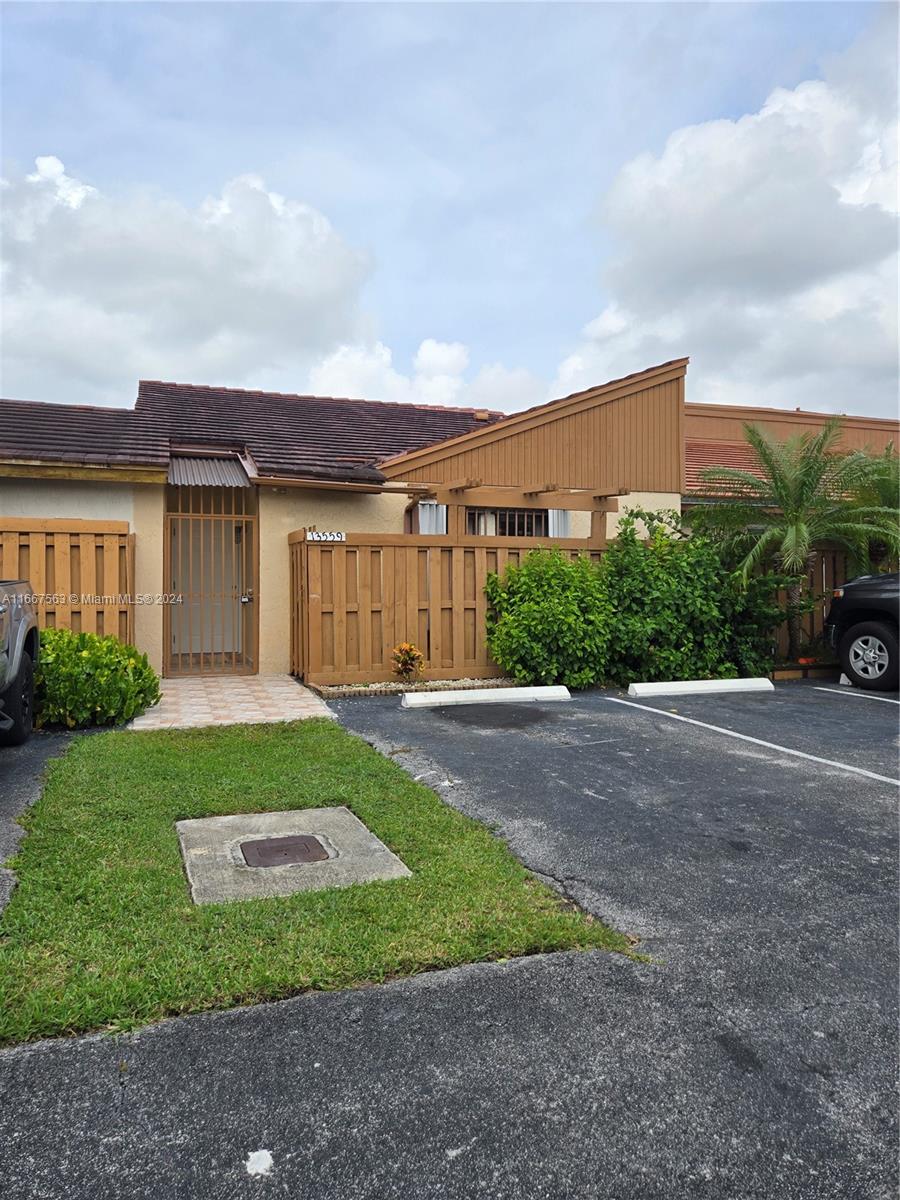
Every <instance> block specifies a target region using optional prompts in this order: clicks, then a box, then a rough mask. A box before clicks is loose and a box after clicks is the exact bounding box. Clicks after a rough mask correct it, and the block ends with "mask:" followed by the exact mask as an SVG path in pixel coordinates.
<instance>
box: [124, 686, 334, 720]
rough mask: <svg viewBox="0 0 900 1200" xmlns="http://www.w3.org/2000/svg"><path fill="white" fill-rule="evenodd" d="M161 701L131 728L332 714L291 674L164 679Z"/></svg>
mask: <svg viewBox="0 0 900 1200" xmlns="http://www.w3.org/2000/svg"><path fill="white" fill-rule="evenodd" d="M160 686H161V690H162V700H160V702H159V704H157V705H156V706H155V707H154V708H148V709H147V711H146V712H145V713H144V714H143V716H140V717H135V719H134V720H133V721H132V722H131V724H130V725H129V726H128V728H129V729H195V728H199V727H200V726H203V725H260V724H264V723H268V722H271V721H300V720H302V719H303V718H304V717H333V716H334V714H333V713H332V712H331V710H330V709H329V708H328V707H327V705H326V704H325V703H324V702H323V701H322V700H320V699H319V697H318V696H315V695H313V693H312V692H311V691H309V689H308V688H305V687H303V685H302V684H299V683H297V681H296V680H295V679H293V678H292V677H291V676H290V675H220V676H214V675H206V676H198V677H196V678H185V679H163V680H162V683H161V685H160Z"/></svg>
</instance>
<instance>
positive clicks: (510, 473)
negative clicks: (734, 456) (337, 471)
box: [379, 358, 688, 494]
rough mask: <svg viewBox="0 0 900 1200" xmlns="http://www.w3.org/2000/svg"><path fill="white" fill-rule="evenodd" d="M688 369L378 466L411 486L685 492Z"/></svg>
mask: <svg viewBox="0 0 900 1200" xmlns="http://www.w3.org/2000/svg"><path fill="white" fill-rule="evenodd" d="M687 365H688V359H686V358H679V359H674V360H673V361H671V362H666V363H661V364H660V365H659V366H655V367H650V368H648V369H647V370H646V371H640V372H638V373H637V374H634V375H628V376H625V377H624V378H623V379H614V380H611V381H610V382H609V383H605V384H602V385H601V386H599V387H595V388H589V389H588V390H587V391H584V392H577V393H575V394H574V395H572V396H566V397H564V398H563V399H561V400H553V401H551V402H550V403H549V404H542V405H540V406H538V407H537V408H530V409H526V410H525V411H524V412H521V413H515V414H513V415H511V416H508V417H506V418H504V419H503V420H501V421H497V422H495V423H493V424H491V425H487V426H485V427H484V428H483V429H479V430H475V431H474V432H471V433H467V434H464V435H463V436H462V437H456V438H453V439H451V440H449V441H445V442H442V443H440V444H439V445H434V446H428V447H425V448H423V449H421V450H417V451H414V452H413V453H409V454H403V455H398V456H396V457H394V458H391V459H387V460H384V461H382V462H381V463H380V464H379V466H380V469H381V470H382V472H383V473H384V475H385V476H386V477H387V478H389V479H398V480H400V479H402V480H404V481H405V482H408V483H428V484H444V485H452V483H453V482H456V481H459V480H465V479H471V480H479V481H482V482H483V483H484V484H485V485H491V486H496V487H514V488H528V487H542V486H544V485H545V484H546V483H547V481H552V482H553V484H554V486H557V487H560V488H595V489H597V491H598V492H606V493H609V494H616V493H621V492H624V491H633V492H640V491H643V492H680V491H681V488H682V482H683V474H684V432H683V422H684V417H683V410H684V377H685V374H686V372H687Z"/></svg>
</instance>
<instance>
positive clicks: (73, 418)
mask: <svg viewBox="0 0 900 1200" xmlns="http://www.w3.org/2000/svg"><path fill="white" fill-rule="evenodd" d="M0 458H7V459H9V458H11V459H23V460H25V461H31V460H38V461H43V462H46V461H51V462H63V463H85V464H88V465H96V466H122V465H125V464H128V465H140V466H147V467H163V466H165V465H166V463H167V462H168V459H169V449H168V440H167V439H166V438H165V437H164V436H163V435H162V433H160V432H159V431H158V430H156V429H154V428H153V427H152V426H150V425H147V424H146V423H145V422H144V421H143V420H142V419H141V418H139V417H138V416H136V414H135V413H134V411H133V410H132V409H129V408H100V407H96V408H94V407H89V406H87V405H80V404H45V403H43V402H42V401H37V400H0Z"/></svg>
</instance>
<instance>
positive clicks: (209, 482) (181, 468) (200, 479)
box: [169, 454, 250, 487]
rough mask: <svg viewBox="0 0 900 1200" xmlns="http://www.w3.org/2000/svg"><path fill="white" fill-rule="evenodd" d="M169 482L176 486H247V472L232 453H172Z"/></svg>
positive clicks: (248, 482) (248, 483) (248, 484)
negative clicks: (211, 455) (209, 454)
mask: <svg viewBox="0 0 900 1200" xmlns="http://www.w3.org/2000/svg"><path fill="white" fill-rule="evenodd" d="M169 483H172V484H175V485H176V486H178V487H249V486H250V480H249V479H248V478H247V472H246V471H245V470H244V468H243V467H242V466H241V464H240V462H239V461H238V459H237V458H235V457H234V455H230V456H228V457H221V458H204V457H201V456H200V455H193V454H183V455H182V454H173V455H172V457H171V458H170V459H169Z"/></svg>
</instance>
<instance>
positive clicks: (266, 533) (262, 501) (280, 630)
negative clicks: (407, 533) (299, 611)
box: [257, 488, 409, 674]
mask: <svg viewBox="0 0 900 1200" xmlns="http://www.w3.org/2000/svg"><path fill="white" fill-rule="evenodd" d="M408 502H409V499H408V497H407V496H405V495H401V496H370V495H366V494H365V493H357V494H352V493H348V492H329V491H322V490H317V489H313V488H310V489H309V490H306V489H303V488H286V489H284V490H283V491H282V490H281V489H276V488H260V491H259V596H258V597H257V603H258V605H259V669H260V672H261V673H262V674H271V673H273V672H283V671H287V670H289V668H290V656H291V628H290V591H291V579H290V555H289V551H288V540H287V535H288V534H289V533H291V532H292V531H293V530H295V529H301V528H303V527H304V526H311V525H315V526H317V527H318V528H319V529H323V530H324V529H330V530H343V531H344V532H345V533H402V532H403V513H404V510H405V509H406V505H407V504H408Z"/></svg>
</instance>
